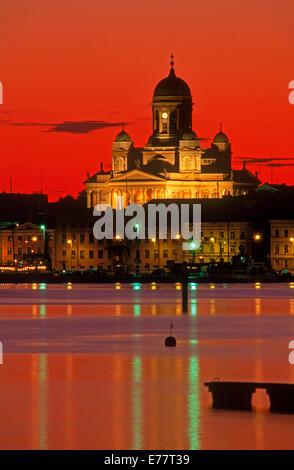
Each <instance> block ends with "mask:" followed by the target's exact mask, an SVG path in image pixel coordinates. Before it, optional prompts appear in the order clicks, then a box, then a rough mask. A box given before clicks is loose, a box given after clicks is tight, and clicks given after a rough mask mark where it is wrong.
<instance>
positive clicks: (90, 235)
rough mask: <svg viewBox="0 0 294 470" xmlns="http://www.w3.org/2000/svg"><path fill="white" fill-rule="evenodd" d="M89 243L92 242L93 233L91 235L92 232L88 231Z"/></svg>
mask: <svg viewBox="0 0 294 470" xmlns="http://www.w3.org/2000/svg"><path fill="white" fill-rule="evenodd" d="M89 243H94V235H93V233H89Z"/></svg>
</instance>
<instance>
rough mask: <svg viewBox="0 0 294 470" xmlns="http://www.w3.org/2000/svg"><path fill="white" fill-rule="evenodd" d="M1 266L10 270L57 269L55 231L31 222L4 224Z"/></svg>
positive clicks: (0, 231)
mask: <svg viewBox="0 0 294 470" xmlns="http://www.w3.org/2000/svg"><path fill="white" fill-rule="evenodd" d="M0 265H1V267H4V266H6V267H8V268H18V269H21V268H24V269H25V268H31V267H34V268H38V269H41V270H42V269H45V267H48V268H51V267H52V268H53V269H54V268H55V229H51V228H50V229H49V228H46V226H45V225H36V224H33V223H31V222H26V223H24V224H18V223H2V224H1V226H0Z"/></svg>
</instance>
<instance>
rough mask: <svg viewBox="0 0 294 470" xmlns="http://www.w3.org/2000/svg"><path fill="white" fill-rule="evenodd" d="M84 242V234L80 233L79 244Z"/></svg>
mask: <svg viewBox="0 0 294 470" xmlns="http://www.w3.org/2000/svg"><path fill="white" fill-rule="evenodd" d="M84 241H85V234H84V233H81V235H80V242H81V243H84Z"/></svg>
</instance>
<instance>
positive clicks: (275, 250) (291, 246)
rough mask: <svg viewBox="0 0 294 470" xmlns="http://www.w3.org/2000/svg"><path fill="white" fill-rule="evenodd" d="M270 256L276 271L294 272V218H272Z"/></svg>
mask: <svg viewBox="0 0 294 470" xmlns="http://www.w3.org/2000/svg"><path fill="white" fill-rule="evenodd" d="M270 258H271V265H272V268H273V269H275V270H276V271H284V270H286V271H290V272H294V220H270Z"/></svg>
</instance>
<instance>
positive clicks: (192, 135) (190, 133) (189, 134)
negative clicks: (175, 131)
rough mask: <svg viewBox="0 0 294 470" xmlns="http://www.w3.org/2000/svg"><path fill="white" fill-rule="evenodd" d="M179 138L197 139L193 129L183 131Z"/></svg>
mask: <svg viewBox="0 0 294 470" xmlns="http://www.w3.org/2000/svg"><path fill="white" fill-rule="evenodd" d="M181 140H198V137H197V135H196V134H195V132H194V131H188V132H184V134H183V135H182V139H181Z"/></svg>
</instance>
